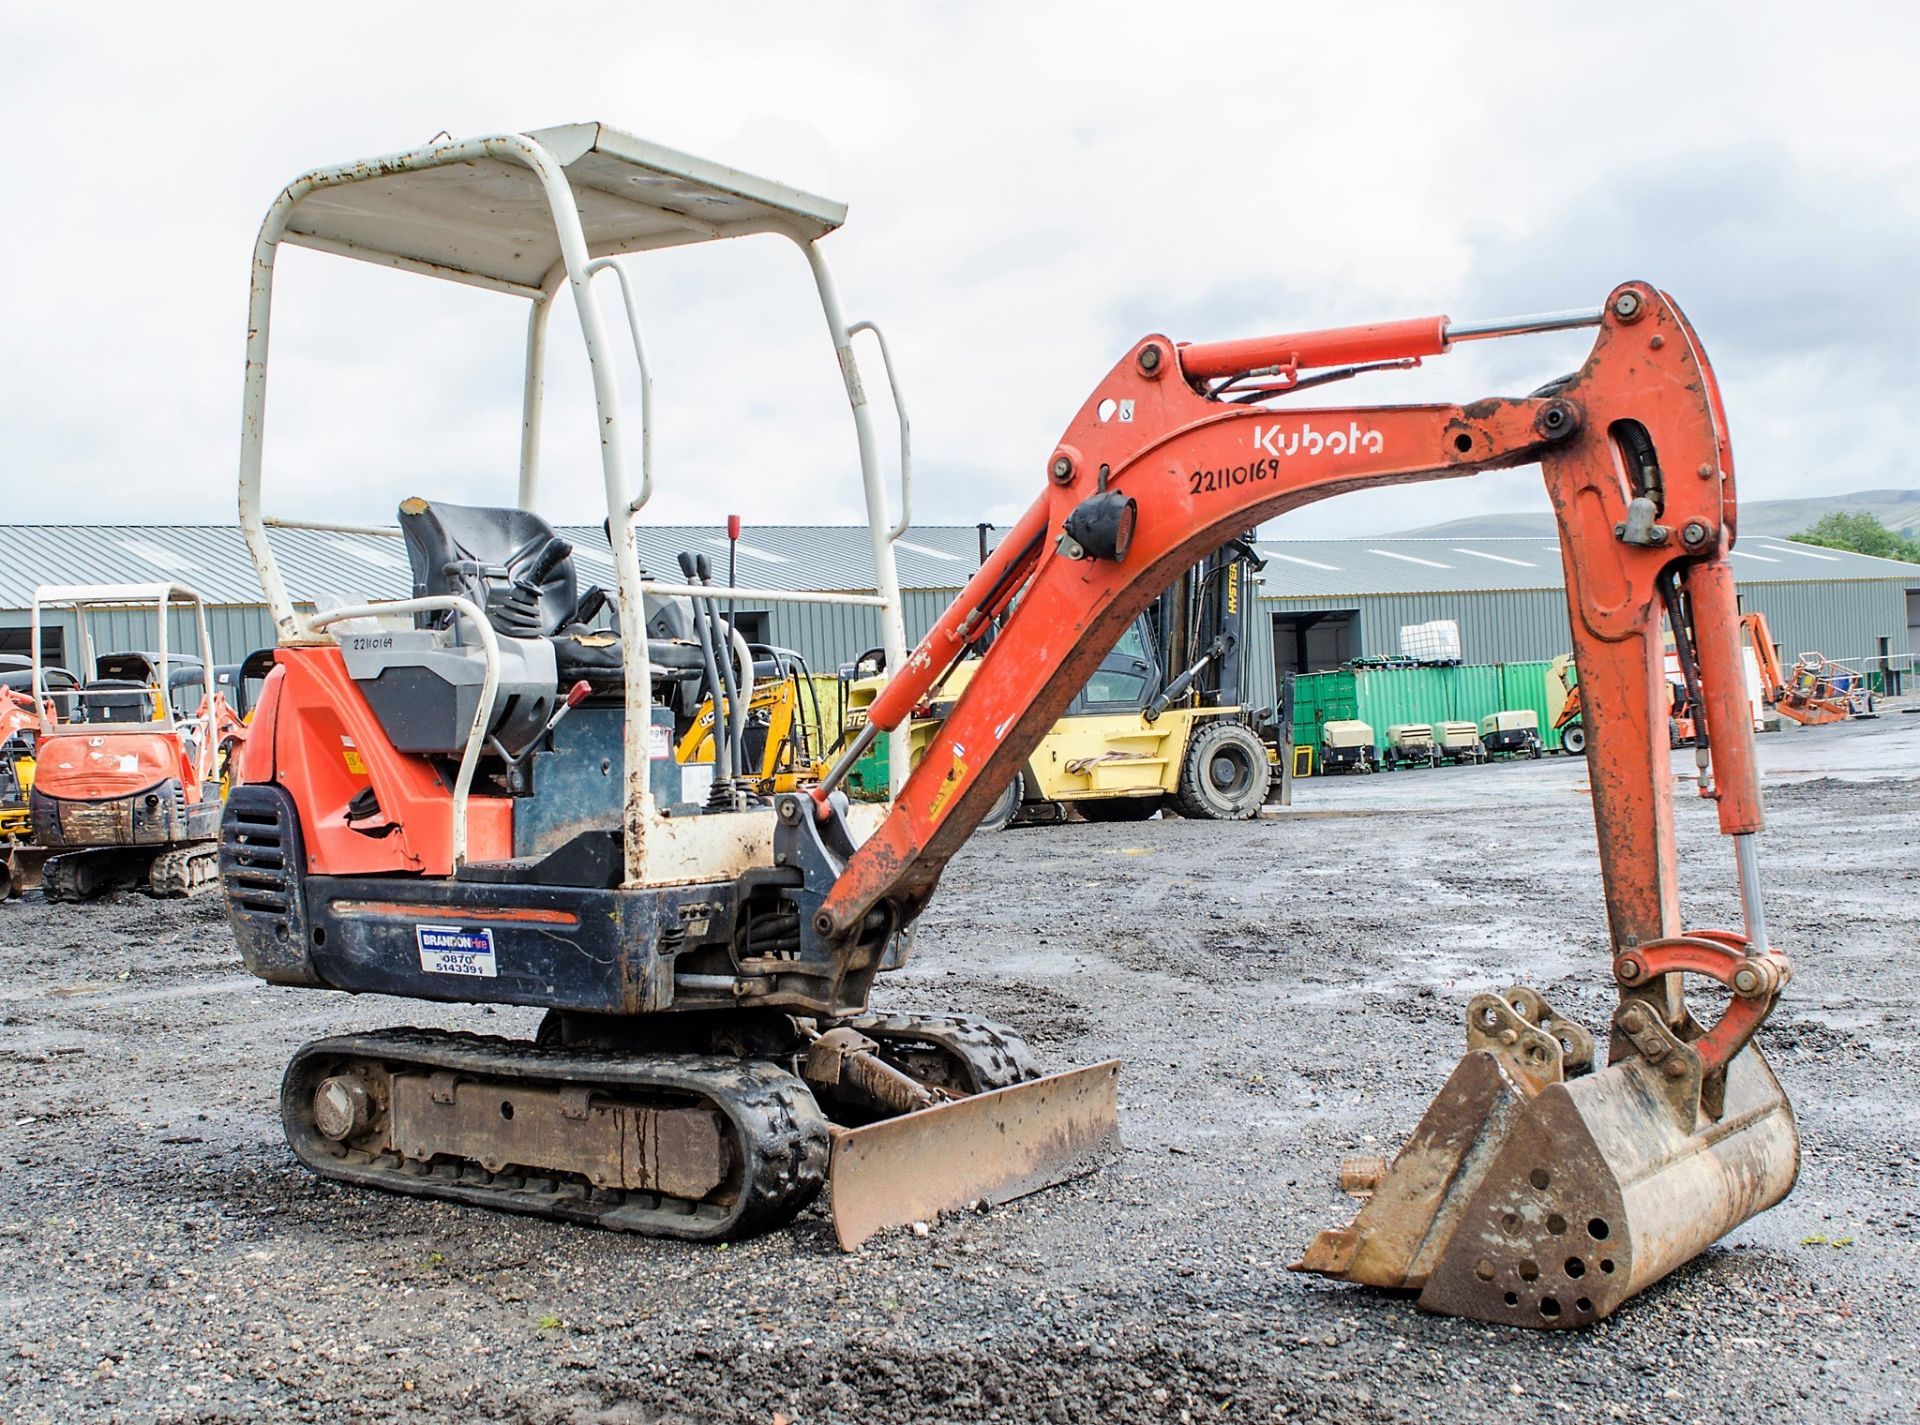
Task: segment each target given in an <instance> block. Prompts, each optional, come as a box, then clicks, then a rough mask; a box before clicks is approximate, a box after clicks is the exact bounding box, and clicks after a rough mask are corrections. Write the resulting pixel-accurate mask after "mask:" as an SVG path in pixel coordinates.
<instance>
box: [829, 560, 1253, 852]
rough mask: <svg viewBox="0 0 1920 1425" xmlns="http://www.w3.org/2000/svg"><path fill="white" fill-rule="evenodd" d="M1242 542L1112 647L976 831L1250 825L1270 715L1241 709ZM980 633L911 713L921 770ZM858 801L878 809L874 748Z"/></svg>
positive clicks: (874, 662)
mask: <svg viewBox="0 0 1920 1425" xmlns="http://www.w3.org/2000/svg"><path fill="white" fill-rule="evenodd" d="M1251 537H1252V531H1248V532H1247V534H1246V535H1245V536H1243V537H1240V538H1236V539H1233V540H1230V541H1228V542H1227V544H1225V545H1224V546H1222V547H1221V548H1220V549H1219V550H1217V551H1216V552H1215V553H1213V554H1211V555H1209V556H1207V557H1206V558H1205V559H1203V560H1201V561H1200V562H1199V563H1198V564H1196V565H1195V566H1194V567H1193V568H1192V569H1190V570H1188V571H1187V572H1186V573H1185V574H1183V575H1181V576H1180V578H1179V579H1177V580H1176V581H1175V582H1174V584H1173V585H1172V587H1170V588H1169V589H1168V590H1167V591H1166V593H1164V594H1162V595H1161V596H1160V597H1159V598H1158V599H1157V600H1155V601H1154V602H1153V603H1152V604H1151V605H1149V606H1148V607H1147V609H1146V611H1145V612H1143V613H1142V614H1141V615H1140V616H1139V617H1138V618H1136V619H1135V620H1134V621H1133V623H1132V624H1131V625H1129V627H1128V628H1127V631H1126V632H1125V633H1124V634H1122V635H1121V637H1120V641H1119V642H1118V643H1116V644H1115V645H1114V647H1113V650H1112V651H1111V652H1110V653H1108V654H1107V656H1106V657H1105V658H1104V659H1103V660H1102V661H1101V663H1100V666H1099V668H1098V669H1096V670H1095V671H1094V674H1093V676H1092V677H1090V678H1088V679H1087V682H1086V684H1085V686H1083V687H1082V688H1081V689H1080V691H1079V692H1078V693H1076V694H1075V695H1074V699H1073V701H1072V702H1071V703H1069V704H1068V705H1067V710H1066V712H1065V713H1064V714H1063V715H1062V716H1061V718H1060V720H1059V721H1058V722H1056V723H1055V724H1054V725H1053V728H1052V729H1051V730H1050V731H1049V732H1048V733H1047V735H1046V736H1045V737H1043V738H1042V739H1041V740H1040V745H1039V746H1038V747H1036V748H1035V749H1034V751H1033V755H1032V756H1031V757H1029V758H1028V759H1027V764H1026V766H1025V767H1024V768H1023V769H1022V771H1021V772H1020V773H1019V774H1018V775H1016V776H1015V777H1014V779H1013V781H1012V782H1011V783H1010V784H1009V785H1008V787H1007V789H1006V790H1005V791H1004V792H1003V793H1002V794H1001V796H1000V800H999V801H998V802H997V803H996V804H995V805H994V808H993V811H992V812H991V814H989V815H988V816H987V817H986V818H985V819H983V820H982V821H981V823H980V825H981V828H982V829H983V830H993V829H995V828H998V827H1003V826H1009V825H1014V824H1016V823H1018V824H1023V825H1024V824H1033V823H1037V822H1054V821H1061V820H1064V819H1065V817H1066V815H1067V813H1068V811H1069V810H1071V811H1073V812H1077V813H1078V814H1079V815H1080V816H1081V817H1083V818H1085V819H1086V820H1088V821H1145V820H1146V819H1147V818H1148V817H1150V816H1152V815H1153V814H1154V813H1155V812H1157V811H1161V810H1171V811H1177V812H1178V813H1179V814H1180V815H1181V816H1185V817H1192V818H1195V819H1199V820H1207V821H1239V820H1245V819H1247V818H1250V817H1252V816H1254V815H1255V814H1256V813H1257V812H1258V811H1259V810H1260V804H1261V803H1262V802H1263V801H1264V800H1265V799H1266V796H1267V789H1268V786H1269V785H1270V783H1271V781H1272V779H1273V777H1274V776H1275V775H1276V774H1275V769H1274V753H1273V742H1274V731H1275V728H1276V725H1277V723H1276V719H1275V717H1274V714H1273V710H1272V709H1271V708H1250V707H1248V706H1246V704H1245V690H1246V678H1247V639H1246V634H1245V623H1246V608H1245V606H1246V601H1247V599H1248V597H1249V588H1248V586H1249V584H1250V582H1251V575H1252V574H1253V573H1255V572H1257V571H1258V570H1260V569H1261V568H1264V567H1265V563H1266V561H1265V560H1263V559H1261V557H1260V556H1259V555H1258V554H1257V553H1256V552H1255V551H1254V548H1253V545H1252V543H1251V542H1250V541H1251ZM991 642H992V636H991V634H989V635H988V636H987V637H986V638H984V639H983V640H982V641H981V643H980V644H979V645H978V646H977V647H976V648H975V649H974V655H975V656H972V657H969V658H965V659H963V660H961V662H960V663H959V664H957V665H956V666H955V667H954V670H953V671H952V672H951V673H950V674H948V675H947V677H946V679H945V680H944V681H942V682H941V683H940V684H939V686H938V687H937V688H936V689H935V690H934V692H933V694H932V696H931V697H930V698H929V699H928V700H927V701H926V702H925V703H923V704H922V706H921V707H920V708H919V709H917V710H916V713H915V717H914V720H913V725H912V737H911V744H910V746H911V755H912V757H913V760H914V762H915V764H916V765H917V764H918V762H919V760H920V756H921V753H922V752H923V751H924V750H925V748H926V746H927V744H928V743H929V742H931V741H932V739H933V735H934V731H935V729H937V728H938V727H939V725H940V723H941V722H942V720H944V718H945V716H946V714H947V712H948V711H950V710H951V708H952V707H953V705H954V703H955V702H956V701H958V699H959V697H960V695H961V693H962V692H964V691H965V690H966V687H967V684H968V683H969V682H970V681H972V678H973V674H974V671H975V670H976V669H977V668H978V667H979V666H980V655H983V654H984V653H985V652H986V648H987V646H988V645H990V644H991ZM884 671H885V670H884V659H882V658H880V657H879V656H878V650H875V651H874V652H871V653H867V654H863V655H861V658H860V659H859V660H857V661H856V662H855V664H853V665H850V667H849V668H848V669H847V670H845V678H846V682H847V686H846V691H845V698H844V701H845V705H846V708H847V712H846V722H845V732H844V735H845V737H846V738H847V739H849V740H850V739H851V738H852V737H854V736H855V735H857V733H858V732H859V730H860V728H861V727H862V726H863V725H864V724H865V721H866V709H867V707H868V706H869V705H870V704H871V703H872V702H873V699H874V698H875V696H877V695H878V693H879V691H880V689H881V688H882V687H883V686H885V684H886V678H885V676H884ZM847 781H848V785H849V786H850V787H852V788H853V789H854V795H856V796H859V797H865V798H868V799H871V800H884V799H885V797H886V793H887V756H886V744H885V742H884V741H880V742H876V743H875V744H874V750H873V751H872V752H870V753H869V754H868V755H867V756H866V757H865V758H863V759H862V761H861V762H860V763H858V764H856V767H855V769H854V771H853V772H852V773H851V774H850V775H849V777H848V779H847Z"/></svg>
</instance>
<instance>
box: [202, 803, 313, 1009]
mask: <svg viewBox="0 0 1920 1425" xmlns="http://www.w3.org/2000/svg"><path fill="white" fill-rule="evenodd" d="M304 872H305V851H304V849H303V848H302V845H301V840H300V814H299V812H298V811H297V810H296V809H295V807H294V805H293V798H291V797H289V796H288V795H287V794H286V793H285V792H284V791H282V790H281V789H280V788H279V787H275V786H257V785H242V786H238V787H235V788H234V789H233V791H232V792H231V793H230V794H229V795H228V797H227V806H226V811H225V813H224V815H223V816H222V817H221V819H220V882H221V887H222V889H224V890H225V892H226V899H227V919H228V920H229V921H230V922H231V923H232V925H233V933H234V938H235V939H236V940H237V941H238V942H239V944H240V953H241V955H242V956H243V957H244V958H245V960H246V962H247V968H248V969H249V970H251V971H252V972H253V973H254V974H256V975H258V976H260V978H261V979H263V980H269V981H272V982H273V983H275V984H291V985H317V984H320V983H321V980H320V978H319V976H318V975H317V974H316V972H315V970H314V966H313V960H312V957H311V954H310V952H309V949H308V946H307V924H306V921H307V917H306V904H305V897H304V896H303V894H302V879H303V875H304Z"/></svg>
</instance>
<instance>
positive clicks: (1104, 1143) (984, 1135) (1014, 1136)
mask: <svg viewBox="0 0 1920 1425" xmlns="http://www.w3.org/2000/svg"><path fill="white" fill-rule="evenodd" d="M1119 1075H1120V1061H1119V1060H1118V1059H1110V1060H1108V1061H1106V1062H1105V1063H1100V1064H1091V1065H1088V1066H1087V1067H1086V1068H1082V1069H1069V1070H1067V1071H1065V1072H1064V1073H1058V1074H1049V1075H1048V1076H1047V1077H1045V1078H1041V1079H1031V1080H1028V1081H1026V1082H1023V1083H1018V1084H1014V1085H1012V1086H1010V1087H1008V1088H1001V1089H994V1090H992V1091H990V1092H988V1093H978V1094H972V1095H970V1096H968V1097H966V1098H959V1099H954V1100H952V1101H951V1102H948V1103H943V1104H940V1105H938V1106H936V1107H934V1108H923V1109H919V1110H917V1111H915V1112H912V1113H904V1114H901V1115H900V1116H899V1117H897V1118H888V1119H883V1120H881V1121H880V1122H878V1123H871V1124H868V1125H867V1126H865V1127H863V1128H849V1129H841V1128H836V1129H834V1130H833V1153H832V1157H831V1159H830V1160H829V1163H828V1167H827V1183H828V1189H829V1192H830V1195H831V1202H832V1209H833V1227H834V1233H835V1235H836V1237H837V1238H838V1239H839V1242H840V1246H841V1248H842V1249H843V1250H845V1251H849V1252H851V1251H852V1250H854V1249H855V1248H856V1247H858V1246H859V1245H860V1244H861V1243H862V1242H864V1241H866V1240H867V1238H869V1237H871V1236H873V1235H874V1233H876V1232H880V1231H883V1230H885V1229H886V1228H888V1227H900V1226H904V1225H905V1224H907V1223H909V1222H924V1221H928V1220H930V1219H931V1218H933V1217H935V1216H937V1215H938V1214H940V1213H941V1212H946V1211H950V1210H951V1209H953V1208H956V1207H963V1206H965V1205H967V1204H968V1203H972V1202H981V1201H985V1202H989V1203H1002V1202H1011V1201H1012V1200H1013V1199H1015V1198H1017V1197H1025V1196H1026V1195H1027V1194H1028V1193H1032V1192H1038V1191H1040V1190H1041V1189H1042V1188H1047V1187H1052V1186H1054V1185H1055V1184H1057V1183H1063V1182H1067V1181H1068V1180H1070V1179H1072V1178H1077V1177H1081V1176H1084V1175H1085V1174H1087V1173H1090V1172H1093V1171H1094V1170H1095V1169H1096V1168H1098V1167H1100V1166H1101V1164H1103V1163H1105V1162H1107V1161H1109V1160H1110V1159H1111V1158H1112V1157H1113V1156H1114V1155H1115V1154H1116V1153H1118V1152H1119V1150H1120V1125H1119V1107H1118V1101H1117V1088H1118V1082H1119Z"/></svg>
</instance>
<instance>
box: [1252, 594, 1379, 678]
mask: <svg viewBox="0 0 1920 1425" xmlns="http://www.w3.org/2000/svg"><path fill="white" fill-rule="evenodd" d="M1359 618H1360V611H1359V610H1358V609H1321V610H1317V611H1315V612H1313V613H1300V614H1275V615H1274V616H1273V671H1274V674H1275V675H1276V677H1275V680H1276V682H1282V683H1283V682H1285V681H1286V676H1287V674H1289V673H1319V672H1322V671H1324V670H1325V669H1328V668H1338V667H1339V666H1340V665H1341V664H1343V663H1348V662H1351V661H1352V659H1353V656H1354V653H1355V652H1356V651H1357V650H1356V644H1357V643H1358V641H1359V640H1358V638H1357V637H1356V633H1357V627H1358V623H1359Z"/></svg>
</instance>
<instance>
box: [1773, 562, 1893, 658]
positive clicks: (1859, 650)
mask: <svg viewBox="0 0 1920 1425" xmlns="http://www.w3.org/2000/svg"><path fill="white" fill-rule="evenodd" d="M1906 590H1907V584H1906V583H1905V582H1904V581H1901V580H1894V579H1884V580H1877V579H1876V580H1867V579H1855V580H1844V581H1843V580H1834V581H1831V582H1827V583H1805V584H1743V585H1741V586H1740V607H1741V608H1743V609H1745V610H1747V611H1749V612H1753V611H1758V612H1760V613H1763V614H1765V615H1766V616H1767V627H1768V628H1770V629H1772V630H1773V640H1774V642H1775V643H1776V644H1778V645H1779V647H1780V652H1781V654H1782V655H1783V656H1784V657H1785V659H1786V661H1787V662H1789V663H1791V662H1792V661H1793V659H1794V657H1795V656H1796V655H1798V654H1801V653H1809V652H1811V653H1824V654H1825V655H1826V656H1827V657H1829V658H1845V659H1849V660H1851V659H1855V658H1862V659H1874V658H1877V657H1879V654H1880V640H1881V639H1883V638H1884V639H1886V640H1887V648H1888V651H1889V652H1890V653H1893V654H1896V655H1897V654H1900V653H1904V652H1906V651H1907V647H1906V645H1907V596H1906Z"/></svg>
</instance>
